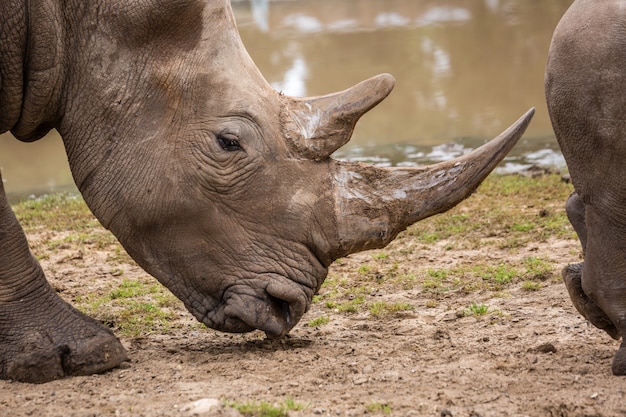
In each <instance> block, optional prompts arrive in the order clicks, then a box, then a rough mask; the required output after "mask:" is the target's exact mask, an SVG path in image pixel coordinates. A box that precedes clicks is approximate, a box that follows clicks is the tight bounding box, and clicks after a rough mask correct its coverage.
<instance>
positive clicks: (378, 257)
mask: <svg viewBox="0 0 626 417" xmlns="http://www.w3.org/2000/svg"><path fill="white" fill-rule="evenodd" d="M372 258H374V259H376V260H379V261H381V260H384V259H387V258H389V254H388V253H386V252H377V253H374V254H372Z"/></svg>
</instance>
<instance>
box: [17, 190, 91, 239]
mask: <svg viewBox="0 0 626 417" xmlns="http://www.w3.org/2000/svg"><path fill="white" fill-rule="evenodd" d="M13 211H14V212H15V215H16V216H17V218H18V220H19V221H20V224H21V225H22V227H23V228H24V229H25V230H30V229H36V228H41V227H44V225H45V227H46V228H47V229H48V230H54V231H62V230H74V231H83V230H85V229H88V228H92V227H94V226H99V223H98V221H97V220H96V218H95V217H94V216H93V215H92V214H91V212H90V211H89V209H88V208H87V205H86V204H85V202H84V201H83V198H82V197H81V196H80V195H78V194H69V193H59V194H50V195H45V196H42V197H39V198H36V199H27V200H23V201H21V202H20V203H17V204H15V205H13Z"/></svg>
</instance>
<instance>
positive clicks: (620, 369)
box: [612, 339, 626, 375]
mask: <svg viewBox="0 0 626 417" xmlns="http://www.w3.org/2000/svg"><path fill="white" fill-rule="evenodd" d="M612 371H613V375H626V342H625V341H624V340H623V339H622V344H621V345H620V347H619V349H618V350H617V352H616V353H615V357H613V367H612Z"/></svg>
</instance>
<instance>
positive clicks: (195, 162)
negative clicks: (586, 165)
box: [14, 0, 532, 337]
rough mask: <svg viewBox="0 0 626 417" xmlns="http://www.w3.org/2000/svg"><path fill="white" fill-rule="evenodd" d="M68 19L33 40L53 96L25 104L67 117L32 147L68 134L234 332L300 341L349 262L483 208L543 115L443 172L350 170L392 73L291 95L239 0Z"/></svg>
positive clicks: (153, 262) (180, 277)
mask: <svg viewBox="0 0 626 417" xmlns="http://www.w3.org/2000/svg"><path fill="white" fill-rule="evenodd" d="M53 9H54V10H53V11H52V12H50V13H49V15H48V16H45V17H46V18H47V20H45V19H44V17H43V16H42V17H40V18H39V20H40V21H41V25H40V26H39V27H38V28H39V29H38V30H39V31H41V32H44V33H47V32H46V27H47V26H46V25H51V24H50V23H49V22H50V20H51V19H50V16H54V17H55V19H57V20H58V22H57V23H54V24H52V25H61V26H62V27H63V28H65V29H64V31H65V32H64V31H61V33H59V32H57V35H56V37H48V38H47V40H48V42H47V43H46V44H45V45H43V44H42V43H36V42H34V43H33V48H34V49H35V50H37V48H40V49H42V50H41V51H40V53H42V54H43V53H46V54H47V55H46V56H47V59H43V60H42V59H40V58H41V57H40V58H39V61H45V62H43V63H40V65H39V67H38V68H36V69H37V72H36V73H33V75H30V76H29V77H30V78H32V79H38V78H37V77H39V78H41V76H42V75H45V76H47V77H48V81H49V82H48V84H46V85H52V86H54V88H51V89H50V90H51V91H52V92H51V93H50V94H48V96H47V97H48V100H44V103H43V104H42V101H41V99H38V98H37V94H31V95H30V99H28V97H29V95H28V93H29V92H30V91H27V92H26V93H27V94H26V97H27V98H26V104H25V108H28V107H31V108H32V107H37V104H39V107H40V108H41V107H44V108H59V109H60V110H58V111H54V112H50V111H47V112H41V111H39V112H38V113H37V114H42V113H43V114H47V115H48V116H47V117H48V119H46V120H40V119H39V120H36V123H34V121H33V120H28V119H23V120H21V122H20V123H18V124H17V125H16V127H15V128H14V133H15V134H16V135H17V136H19V137H21V138H22V139H23V140H31V139H34V138H35V137H37V136H39V135H40V134H41V133H42V132H43V131H44V130H45V127H48V126H56V127H57V128H58V130H59V131H60V132H61V135H62V137H63V138H64V143H65V147H66V150H67V153H68V158H69V161H70V166H71V168H72V172H73V175H74V178H75V181H76V184H77V185H78V187H79V189H80V190H81V192H82V194H83V196H84V198H85V201H86V202H87V204H88V205H89V207H90V208H91V210H92V211H93V212H94V214H95V215H96V216H97V217H98V219H99V220H100V221H101V222H102V224H103V225H104V226H105V227H107V228H109V229H110V230H111V231H112V232H113V233H114V234H115V235H116V236H117V238H118V239H119V241H120V242H121V243H122V245H123V246H124V247H125V248H126V250H127V251H128V252H129V253H130V255H131V256H132V257H133V258H134V259H135V260H136V261H137V262H138V263H139V264H140V265H141V266H142V267H143V268H145V269H146V270H147V271H148V272H149V273H151V274H152V275H154V276H155V277H156V278H157V279H159V280H160V281H161V282H162V283H163V284H164V285H165V286H167V287H168V288H169V289H170V290H171V291H172V292H173V293H174V294H175V295H176V296H177V297H179V298H180V299H181V300H182V301H183V302H184V303H185V306H186V307H187V308H188V309H189V311H190V312H191V313H192V314H193V315H194V316H195V317H197V318H198V319H199V320H200V321H201V322H203V323H204V324H206V325H207V326H210V327H213V328H215V329H219V330H223V331H230V332H245V331H250V330H253V329H261V330H264V331H265V332H266V333H267V334H268V336H270V337H279V336H281V335H284V334H286V333H287V332H288V331H289V330H290V329H291V328H292V327H293V326H294V325H295V324H296V323H297V322H298V320H299V319H300V318H301V317H302V315H303V314H304V313H305V312H306V311H307V309H308V307H309V305H310V302H311V299H312V297H313V295H314V294H315V293H316V291H318V289H319V288H320V285H321V284H322V282H323V280H324V278H325V277H326V274H327V268H328V266H329V265H330V264H331V262H332V261H333V260H334V259H337V258H338V257H341V256H345V255H347V254H349V253H353V252H356V251H361V250H365V249H370V248H377V247H382V246H384V245H386V244H387V243H389V242H390V241H391V240H392V239H393V238H394V237H395V236H396V235H397V234H398V233H399V232H400V231H402V230H404V229H405V228H406V227H407V226H408V225H410V224H412V223H413V222H415V221H418V220H420V219H422V218H424V217H427V216H430V215H432V214H435V213H439V212H442V211H445V210H447V209H449V208H451V207H452V206H454V205H455V204H456V203H458V202H459V201H461V200H462V199H464V198H465V197H467V196H468V195H469V194H470V193H471V192H472V191H473V190H474V189H475V188H476V187H477V186H478V184H479V183H480V181H482V179H484V178H485V177H486V176H487V175H488V173H489V172H490V171H491V170H492V169H493V168H494V166H495V165H496V164H497V162H498V161H500V160H501V159H502V158H503V157H504V155H505V154H506V153H507V152H508V150H509V149H510V148H511V147H512V146H513V144H514V143H515V142H516V140H517V139H518V138H519V137H520V136H521V134H522V132H523V130H524V129H525V127H526V125H527V123H528V122H529V120H530V117H531V115H532V114H531V113H532V112H529V114H527V115H526V116H525V117H524V118H523V119H520V121H518V122H517V123H516V124H515V125H513V126H512V127H511V128H510V129H509V130H508V131H507V132H505V133H504V134H502V136H501V137H500V138H499V139H496V140H495V141H492V142H491V143H489V144H487V145H485V146H484V147H483V148H481V149H479V150H477V151H475V152H474V153H472V154H469V155H466V156H464V157H462V158H460V159H458V160H455V161H450V162H446V163H442V164H439V165H435V166H432V167H427V168H414V169H407V168H397V169H384V168H376V167H372V166H366V165H362V164H358V163H347V162H338V161H335V160H333V159H332V158H331V157H330V156H331V154H332V153H333V152H334V151H335V150H336V149H337V148H339V147H340V146H342V145H343V144H345V143H346V142H347V141H348V140H349V138H350V136H351V134H352V130H353V128H354V126H355V123H356V122H357V120H358V119H359V117H361V116H362V115H363V114H364V113H365V112H367V111H368V110H369V109H371V108H372V107H373V106H375V105H376V104H377V103H378V102H380V101H381V100H382V99H383V98H384V97H386V96H387V94H388V93H389V92H390V91H391V89H392V87H393V85H394V82H395V81H394V79H393V78H392V77H391V76H389V75H379V76H377V77H374V78H371V79H369V80H367V81H364V82H362V83H360V84H357V85H356V86H354V87H352V88H350V89H347V90H345V91H343V92H339V93H335V94H330V95H326V96H321V97H312V98H294V97H288V96H285V95H282V94H280V93H279V92H277V91H275V90H273V89H272V88H271V87H270V85H269V84H268V83H267V82H266V81H265V79H264V78H263V76H262V75H261V74H260V72H259V70H258V69H257V67H256V66H255V65H254V63H253V62H252V60H251V58H250V57H249V55H248V54H247V52H246V50H245V48H244V47H243V45H242V43H241V40H240V38H239V35H238V32H237V29H236V25H235V21H234V18H233V14H232V11H231V8H230V5H229V3H228V2H227V1H226V0H211V1H208V0H207V1H200V0H186V1H182V0H181V1H176V0H156V1H150V2H136V1H122V0H120V1H110V2H104V3H102V4H101V5H100V6H99V7H97V8H96V7H89V6H85V5H83V4H82V3H81V5H77V6H76V7H73V8H72V9H71V10H63V7H61V6H57V7H56V8H53ZM36 18H37V17H36V16H31V19H36ZM44 46H45V48H48V49H46V51H48V52H45V51H43V49H44ZM51 51H52V52H51ZM31 70H33V71H34V69H32V68H31ZM42 91H45V90H41V89H40V90H39V93H38V94H39V95H42V94H43V93H42ZM30 93H32V92H30ZM29 100H30V101H29ZM56 102H58V103H59V105H58V106H57V107H55V106H50V103H56ZM44 104H45V105H44ZM32 113H33V114H34V113H35V112H32ZM23 114H27V113H25V112H23Z"/></svg>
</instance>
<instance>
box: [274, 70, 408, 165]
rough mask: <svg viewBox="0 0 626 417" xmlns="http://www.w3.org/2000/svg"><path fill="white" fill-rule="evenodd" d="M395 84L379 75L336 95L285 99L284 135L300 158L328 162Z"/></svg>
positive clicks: (384, 75) (282, 118)
mask: <svg viewBox="0 0 626 417" xmlns="http://www.w3.org/2000/svg"><path fill="white" fill-rule="evenodd" d="M395 82H396V81H395V79H394V78H393V77H392V76H391V75H389V74H380V75H377V76H375V77H372V78H370V79H368V80H365V81H362V82H360V83H359V84H357V85H355V86H353V87H351V88H349V89H347V90H344V91H341V92H338V93H334V94H328V95H325V96H319V97H309V98H294V97H284V108H283V112H282V114H281V121H282V125H283V133H284V135H285V137H286V138H287V139H288V141H289V142H290V145H291V146H292V149H293V150H294V151H295V153H296V154H297V155H299V156H300V157H303V158H306V159H312V160H316V161H320V160H324V159H327V158H328V157H330V155H331V154H332V153H333V152H335V151H336V150H337V149H339V148H340V147H341V146H343V145H345V144H346V142H348V141H349V140H350V136H351V135H352V131H353V130H354V126H355V125H356V122H357V121H358V120H359V118H360V117H361V116H362V115H363V114H365V113H366V112H367V111H369V110H370V109H371V108H372V107H374V106H376V105H377V104H378V103H380V102H381V101H382V100H383V99H384V98H385V97H387V95H388V94H389V93H390V92H391V90H392V89H393V87H394V85H395Z"/></svg>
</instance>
